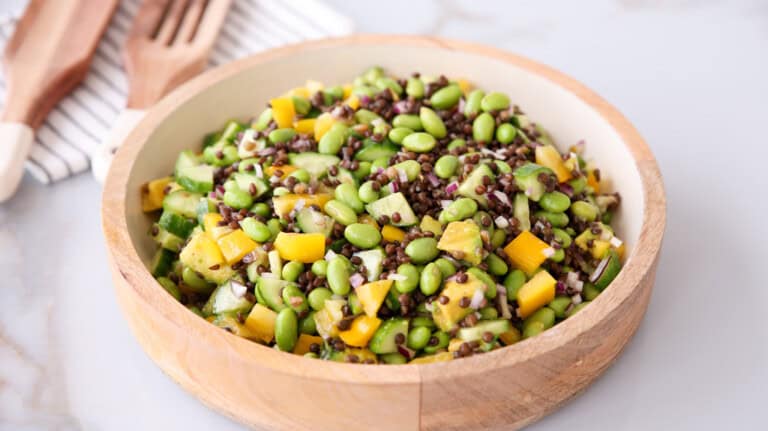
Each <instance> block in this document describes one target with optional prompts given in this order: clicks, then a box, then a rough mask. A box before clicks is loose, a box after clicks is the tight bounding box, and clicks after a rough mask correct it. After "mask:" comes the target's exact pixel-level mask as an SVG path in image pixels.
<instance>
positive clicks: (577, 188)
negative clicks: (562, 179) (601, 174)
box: [568, 176, 587, 195]
mask: <svg viewBox="0 0 768 431" xmlns="http://www.w3.org/2000/svg"><path fill="white" fill-rule="evenodd" d="M568 185H570V186H571V187H572V188H573V194H575V195H577V194H579V193H581V192H583V191H584V190H585V189H586V188H587V177H585V176H580V177H578V178H574V179H572V180H570V181H568Z"/></svg>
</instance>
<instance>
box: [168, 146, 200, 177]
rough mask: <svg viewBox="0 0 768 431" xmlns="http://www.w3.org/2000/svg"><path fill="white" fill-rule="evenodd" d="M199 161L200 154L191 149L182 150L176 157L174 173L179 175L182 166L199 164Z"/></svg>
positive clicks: (188, 166) (187, 166)
mask: <svg viewBox="0 0 768 431" xmlns="http://www.w3.org/2000/svg"><path fill="white" fill-rule="evenodd" d="M200 162H201V160H200V156H198V155H197V154H195V152H194V151H192V150H184V151H182V152H181V154H179V157H178V158H177V159H176V166H175V168H174V173H175V175H176V176H178V175H179V172H180V171H181V170H182V169H184V168H191V167H193V166H197V165H199V164H200Z"/></svg>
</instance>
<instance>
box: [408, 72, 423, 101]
mask: <svg viewBox="0 0 768 431" xmlns="http://www.w3.org/2000/svg"><path fill="white" fill-rule="evenodd" d="M405 94H407V95H409V96H411V97H413V98H414V99H421V98H422V97H424V81H422V80H421V79H420V78H416V77H414V76H412V77H410V78H408V82H407V83H406V84H405Z"/></svg>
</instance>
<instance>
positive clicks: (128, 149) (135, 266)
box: [101, 34, 666, 385]
mask: <svg viewBox="0 0 768 431" xmlns="http://www.w3.org/2000/svg"><path fill="white" fill-rule="evenodd" d="M366 44H390V45H407V46H411V47H420V48H438V49H447V50H452V51H462V52H467V53H470V54H475V55H481V56H486V57H491V58H493V59H496V60H499V61H503V62H505V63H509V64H511V65H513V66H515V67H518V68H521V69H524V70H526V71H527V72H529V73H533V74H536V75H538V76H540V77H543V78H545V79H547V80H548V81H550V82H551V83H553V84H555V85H557V86H559V87H561V88H562V89H564V90H566V91H568V92H570V93H572V94H573V95H575V96H576V97H578V98H579V99H580V100H581V101H582V102H584V103H585V104H587V105H588V106H590V107H591V108H592V109H594V110H595V111H596V112H597V113H598V114H599V115H600V116H601V117H602V118H603V119H604V120H605V121H606V122H608V124H609V125H610V126H611V127H612V128H613V129H614V130H615V131H616V133H617V134H618V135H619V137H620V138H621V141H622V143H623V144H624V146H625V147H626V148H627V149H628V150H629V152H630V154H631V156H632V158H633V161H634V163H635V167H636V169H637V170H638V173H639V175H640V180H641V186H642V195H643V216H642V226H641V229H640V235H639V238H638V241H637V243H636V245H635V247H634V250H633V251H632V252H631V253H630V255H629V256H628V258H627V259H626V261H625V263H624V266H623V268H622V271H621V272H620V273H619V275H618V277H617V278H616V279H615V280H614V281H613V282H612V283H611V288H610V289H607V290H606V291H605V292H604V293H603V294H601V295H600V296H599V297H598V298H597V299H595V300H594V301H593V302H594V304H592V305H591V306H589V307H586V308H584V309H583V310H581V311H580V312H579V313H578V314H577V315H575V316H574V317H573V318H570V319H568V320H567V321H565V322H562V323H560V324H558V325H556V326H555V327H553V328H552V329H550V330H548V331H546V332H544V333H543V334H542V335H540V336H538V337H535V338H534V339H530V340H523V341H521V342H518V343H516V344H514V345H512V346H507V347H504V348H501V349H498V350H494V351H492V352H488V353H484V354H482V355H474V356H472V357H469V358H462V360H460V361H447V362H439V363H432V364H416V365H412V364H405V365H391V366H386V367H379V366H372V365H363V364H345V363H337V362H333V361H318V360H312V359H309V358H304V357H301V356H298V355H293V354H286V353H284V352H278V351H276V350H274V349H272V348H269V347H266V346H263V345H261V344H258V343H255V342H252V341H249V340H246V339H243V338H240V337H237V336H235V335H233V334H229V333H227V332H226V331H221V330H220V329H219V328H216V327H214V326H213V325H211V324H210V323H208V322H207V321H205V320H203V319H200V318H198V317H197V316H196V315H194V314H193V313H191V312H190V311H189V310H187V308H186V307H185V306H183V305H182V304H181V303H180V302H178V301H176V300H175V299H173V298H172V297H171V296H170V295H168V294H166V293H165V292H164V291H163V289H161V288H159V287H158V285H157V282H156V281H155V280H154V278H153V277H152V276H151V274H150V273H149V271H148V270H147V269H146V267H145V265H144V264H143V263H142V260H141V258H140V257H139V255H138V252H137V251H136V249H135V247H134V245H133V243H132V241H131V238H130V235H129V233H128V228H127V218H126V212H125V209H126V196H127V193H129V191H128V190H127V182H128V178H129V176H130V172H131V171H132V168H133V166H134V163H135V160H136V156H137V155H138V153H139V151H140V150H141V149H142V148H143V146H144V145H145V144H146V142H147V140H148V138H149V136H150V135H151V134H152V132H153V131H154V130H155V129H156V127H157V126H158V125H159V124H161V123H162V122H163V121H164V120H165V119H166V118H167V116H168V115H170V114H171V113H172V112H173V111H174V110H175V109H176V108H177V107H179V106H181V105H183V104H184V103H185V102H186V101H188V100H189V99H190V98H192V97H194V96H196V95H197V94H198V93H199V92H201V91H204V90H205V89H206V88H208V87H209V86H211V85H213V84H215V83H218V82H220V81H222V80H225V79H228V78H229V77H232V76H234V75H236V74H238V73H240V72H242V71H243V70H245V69H249V68H252V67H258V66H259V65H260V64H262V63H264V62H266V61H268V60H271V59H275V58H281V57H287V56H291V55H295V54H298V53H300V52H302V51H304V50H311V49H325V48H341V47H344V46H353V45H366ZM112 166H113V168H112V169H110V171H109V174H108V176H107V180H106V182H105V185H104V189H103V193H102V210H101V214H102V230H103V232H104V237H105V241H106V245H107V252H108V255H109V257H110V262H111V264H112V270H113V273H114V276H115V277H118V276H121V277H122V278H124V279H125V280H126V283H127V285H129V286H131V289H132V293H133V294H136V295H138V296H139V297H141V299H142V300H143V301H144V302H145V303H146V305H147V306H148V307H151V308H153V309H154V312H156V313H158V314H159V315H160V316H162V317H163V318H165V319H168V320H170V321H171V322H172V323H175V324H176V326H179V330H180V331H187V332H188V333H189V332H193V333H195V334H199V336H201V337H203V338H206V339H208V338H209V337H228V338H227V339H225V341H226V344H227V345H228V346H229V348H231V349H232V350H236V351H238V352H239V354H240V355H242V356H244V357H248V358H249V360H251V361H255V362H257V363H259V364H260V365H262V366H263V367H265V368H267V369H269V370H270V371H271V372H277V373H282V374H287V375H294V376H301V377H305V378H312V379H315V380H324V381H333V382H337V383H352V384H355V383H363V382H364V383H365V384H375V385H395V384H403V383H405V384H408V383H417V384H418V383H424V382H429V381H438V380H444V379H446V378H454V377H456V378H458V377H468V376H472V375H477V374H482V373H484V372H486V371H488V370H489V369H493V368H497V367H499V366H504V367H511V366H514V365H515V364H518V363H522V362H525V361H528V360H531V359H532V358H535V357H537V356H539V355H544V354H547V353H548V352H551V351H553V350H555V349H558V348H560V347H562V346H563V345H565V344H567V343H568V342H570V341H571V340H574V339H576V338H577V337H579V336H580V335H581V334H583V333H585V332H587V331H589V330H590V329H591V328H592V327H594V326H595V325H597V324H599V323H600V322H601V321H602V320H604V319H605V318H606V317H608V316H609V315H611V313H612V312H613V311H614V310H615V309H616V308H618V307H620V306H621V305H622V304H623V303H624V302H625V301H628V300H632V296H633V295H632V294H633V292H634V290H635V288H636V287H637V286H638V285H639V284H640V283H641V281H643V279H644V278H645V277H646V276H648V274H649V272H650V271H651V270H652V267H653V265H654V263H655V261H656V259H657V257H658V254H659V251H660V248H661V242H662V238H663V234H664V228H665V223H666V198H665V194H664V186H663V183H662V178H661V173H660V171H659V168H658V165H657V163H656V160H655V159H654V156H653V154H652V153H651V151H650V149H649V148H648V146H647V144H646V143H645V141H644V140H643V138H642V137H641V136H640V134H639V133H638V131H637V130H636V129H635V128H634V127H633V126H632V124H631V123H630V122H629V121H628V120H627V119H626V118H625V117H624V116H623V115H622V114H621V113H620V112H619V111H618V110H617V109H616V108H614V107H613V106H612V105H610V104H609V103H608V102H607V101H605V100H604V99H603V98H601V97H600V96H598V95H597V94H596V93H595V92H593V91H592V90H590V89H589V88H587V87H586V86H585V85H583V84H581V83H580V82H578V81H576V80H575V79H573V78H571V77H569V76H567V75H566V74H564V73H562V72H560V71H558V70H555V69H554V68H552V67H549V66H546V65H544V64H541V63H538V62H536V61H533V60H530V59H528V58H526V57H523V56H520V55H517V54H512V53H510V52H507V51H504V50H501V49H498V48H495V47H490V46H487V45H481V44H476V43H470V42H464V41H458V40H451V39H445V38H438V37H431V36H406V35H383V34H376V35H373V34H356V35H352V36H346V37H338V38H326V39H318V40H313V41H306V42H301V43H297V44H293V45H287V46H283V47H279V48H275V49H271V50H268V51H264V52H261V53H258V54H255V55H251V56H249V57H245V58H243V59H240V60H236V61H234V62H231V63H227V64H224V65H221V66H219V67H217V68H214V69H211V70H209V71H207V72H205V73H203V74H201V75H199V76H197V77H196V78H193V79H192V80H190V81H188V82H187V83H185V84H183V85H181V86H180V87H178V88H177V89H176V90H174V91H173V92H171V93H170V94H169V95H167V96H166V97H164V98H163V99H162V100H161V101H160V102H159V103H157V104H156V105H155V106H154V107H152V108H151V109H150V110H149V111H148V112H147V114H146V116H145V117H144V119H143V120H142V121H141V122H140V123H139V124H138V125H137V126H136V128H134V129H133V131H132V132H131V133H130V134H129V135H128V136H127V137H126V138H125V140H124V142H123V145H122V146H121V149H120V150H119V151H118V152H117V154H116V156H115V159H114V162H113V163H112ZM117 167H119V168H117ZM183 327H186V329H184V328H183Z"/></svg>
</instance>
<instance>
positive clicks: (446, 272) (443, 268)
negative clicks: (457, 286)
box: [434, 257, 456, 279]
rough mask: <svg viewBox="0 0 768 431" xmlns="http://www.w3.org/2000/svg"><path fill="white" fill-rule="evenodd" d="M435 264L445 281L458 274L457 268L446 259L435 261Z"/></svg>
mask: <svg viewBox="0 0 768 431" xmlns="http://www.w3.org/2000/svg"><path fill="white" fill-rule="evenodd" d="M434 264H435V265H437V267H438V269H440V273H441V274H442V275H443V278H444V279H445V278H448V277H450V276H452V275H453V274H456V266H455V265H454V264H453V263H451V261H450V260H448V259H446V258H444V257H441V258H440V259H437V260H435V262H434Z"/></svg>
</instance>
